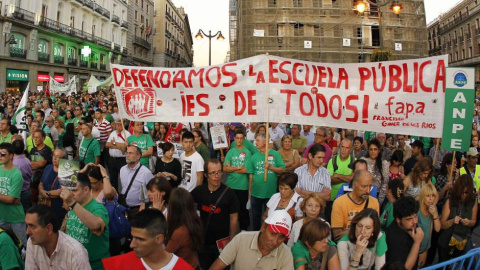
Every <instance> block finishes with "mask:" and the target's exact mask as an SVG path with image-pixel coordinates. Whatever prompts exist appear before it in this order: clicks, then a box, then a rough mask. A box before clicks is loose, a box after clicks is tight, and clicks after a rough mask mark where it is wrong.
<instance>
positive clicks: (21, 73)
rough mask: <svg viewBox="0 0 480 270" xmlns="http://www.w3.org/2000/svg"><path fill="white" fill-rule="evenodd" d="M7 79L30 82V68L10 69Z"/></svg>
mask: <svg viewBox="0 0 480 270" xmlns="http://www.w3.org/2000/svg"><path fill="white" fill-rule="evenodd" d="M7 81H26V82H28V70H18V69H8V68H7Z"/></svg>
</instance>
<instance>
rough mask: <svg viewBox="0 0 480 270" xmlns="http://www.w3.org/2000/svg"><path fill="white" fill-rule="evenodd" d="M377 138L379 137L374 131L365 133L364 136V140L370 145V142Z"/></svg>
mask: <svg viewBox="0 0 480 270" xmlns="http://www.w3.org/2000/svg"><path fill="white" fill-rule="evenodd" d="M376 136H377V133H376V132H374V131H365V134H364V135H363V138H364V139H365V141H366V142H367V143H368V141H370V139H373V138H375V137H376Z"/></svg>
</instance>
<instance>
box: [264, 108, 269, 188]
mask: <svg viewBox="0 0 480 270" xmlns="http://www.w3.org/2000/svg"><path fill="white" fill-rule="evenodd" d="M267 110H268V107H267ZM267 114H268V112H267ZM267 120H268V119H267ZM269 126H270V123H269V122H267V124H266V125H265V129H266V133H267V134H265V135H266V136H265V137H266V139H265V163H264V164H267V162H268V150H269V147H268V145H269V144H270V136H269V133H270V132H268V130H269V128H270V127H269ZM264 170H265V171H264V176H263V181H264V182H267V175H268V169H267V167H265V169H264Z"/></svg>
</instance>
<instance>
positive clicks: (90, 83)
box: [87, 75, 113, 94]
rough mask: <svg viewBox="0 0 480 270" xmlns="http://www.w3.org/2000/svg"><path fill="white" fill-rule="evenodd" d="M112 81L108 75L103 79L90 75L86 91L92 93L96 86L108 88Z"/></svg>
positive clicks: (95, 90)
mask: <svg viewBox="0 0 480 270" xmlns="http://www.w3.org/2000/svg"><path fill="white" fill-rule="evenodd" d="M112 83H113V77H112V76H110V77H108V78H107V79H105V80H104V81H100V80H97V78H95V76H93V75H91V76H90V79H89V80H88V84H87V85H88V93H89V94H93V93H96V92H97V89H98V87H105V88H108V87H110V85H111V84H112Z"/></svg>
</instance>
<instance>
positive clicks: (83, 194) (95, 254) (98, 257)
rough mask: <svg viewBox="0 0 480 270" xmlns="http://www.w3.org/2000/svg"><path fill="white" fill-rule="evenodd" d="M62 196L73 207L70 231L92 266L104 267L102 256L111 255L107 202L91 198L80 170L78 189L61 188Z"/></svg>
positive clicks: (69, 215) (84, 176) (88, 183)
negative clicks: (102, 202)
mask: <svg viewBox="0 0 480 270" xmlns="http://www.w3.org/2000/svg"><path fill="white" fill-rule="evenodd" d="M82 132H83V131H82ZM74 196H75V197H74ZM60 198H62V200H63V202H64V204H65V205H67V206H68V208H69V209H70V212H68V219H67V234H68V235H70V236H71V237H73V238H75V239H76V240H77V241H78V242H80V243H81V244H82V245H83V246H84V247H85V249H86V250H87V252H88V260H89V262H90V265H91V266H92V269H93V270H95V269H103V266H102V259H103V258H108V257H110V252H109V247H110V243H109V238H108V237H109V227H108V224H109V217H108V212H107V209H106V208H105V206H104V205H103V204H101V203H99V202H97V201H96V200H95V199H93V198H92V186H91V183H90V180H89V178H88V176H87V175H86V174H83V173H79V174H78V176H77V185H76V187H75V189H74V190H73V191H72V190H69V189H67V188H65V187H64V188H62V192H61V193H60Z"/></svg>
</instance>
